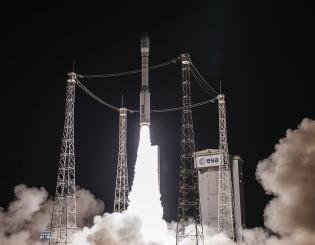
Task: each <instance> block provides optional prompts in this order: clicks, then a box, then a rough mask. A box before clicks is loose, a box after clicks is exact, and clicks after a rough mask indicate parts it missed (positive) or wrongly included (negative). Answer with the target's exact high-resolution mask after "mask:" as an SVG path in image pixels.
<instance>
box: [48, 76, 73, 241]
mask: <svg viewBox="0 0 315 245" xmlns="http://www.w3.org/2000/svg"><path fill="white" fill-rule="evenodd" d="M75 79H76V75H75V74H74V73H69V78H68V80H67V95H66V111H65V123H64V128H63V138H62V145H61V154H60V162H59V169H58V175H57V186H56V193H55V202H54V207H53V214H52V220H51V228H50V229H51V239H50V240H49V244H51V245H68V244H71V237H72V234H73V233H74V232H75V231H76V229H77V224H76V189H75V154H74V103H75Z"/></svg>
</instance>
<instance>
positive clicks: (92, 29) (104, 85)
mask: <svg viewBox="0 0 315 245" xmlns="http://www.w3.org/2000/svg"><path fill="white" fill-rule="evenodd" d="M126 2H127V3H124V4H123V3H118V1H116V3H110V1H104V3H103V4H94V3H92V2H90V1H89V2H87V3H85V4H79V3H75V4H74V3H73V4H70V3H69V4H64V5H58V4H51V5H48V4H47V5H44V4H43V3H41V4H39V5H35V4H33V5H32V4H30V3H28V4H17V3H16V5H14V4H12V5H11V6H8V7H3V8H2V12H3V13H2V14H1V15H2V17H1V18H2V24H4V27H3V28H2V35H1V36H2V37H1V39H2V40H1V42H2V45H1V46H2V49H3V51H2V52H1V61H2V65H1V68H3V70H2V72H1V115H2V116H1V131H2V133H1V140H2V146H1V151H2V153H1V170H0V206H2V207H6V206H7V204H8V203H9V201H10V200H12V199H13V188H14V186H16V185H18V184H21V183H24V184H27V185H28V186H37V187H40V186H44V187H45V188H46V189H47V190H48V191H49V193H50V194H51V195H53V194H54V190H55V184H56V175H57V168H58V162H59V154H60V145H61V137H62V129H63V122H64V104H65V81H66V78H67V73H68V72H70V71H72V64H73V60H74V59H75V60H76V64H75V72H77V73H79V74H103V73H112V72H120V71H128V70H133V69H138V68H139V67H140V61H141V59H140V36H141V33H142V32H145V31H146V32H148V33H149V35H150V41H151V49H150V63H151V64H152V65H154V64H159V63H162V62H165V61H168V60H171V59H173V58H175V57H177V56H178V55H180V54H181V53H184V52H186V50H187V52H189V53H190V55H191V59H192V61H193V63H194V64H195V66H196V67H197V68H198V70H199V71H200V72H201V73H202V74H203V76H204V77H205V79H206V80H207V81H208V82H209V83H210V84H211V85H212V86H213V87H214V88H215V89H217V90H218V89H219V80H221V81H222V90H223V93H225V94H226V101H227V120H228V121H227V126H228V141H229V148H230V152H231V154H234V155H236V154H238V155H240V156H241V157H242V158H243V159H244V161H245V200H246V223H247V226H248V227H254V226H261V225H262V224H263V216H262V215H263V209H264V207H265V205H266V204H267V202H268V200H269V199H270V197H268V196H266V195H265V194H264V191H263V189H262V188H261V186H260V185H259V184H258V183H257V181H256V179H255V169H256V165H257V163H258V161H259V160H262V159H264V158H266V157H267V156H269V155H270V154H271V153H272V152H273V150H274V146H275V144H276V143H277V142H278V140H279V138H281V137H284V136H285V132H286V130H287V129H288V128H296V126H297V125H298V124H299V123H300V122H301V120H302V119H303V118H305V117H308V118H312V119H314V118H315V109H314V102H313V98H314V88H315V86H314V79H313V74H312V75H311V69H312V68H313V66H312V56H313V52H312V48H313V43H312V41H311V38H310V36H311V35H312V32H313V26H312V25H311V22H312V21H311V19H312V15H313V13H312V11H311V8H310V7H309V6H306V4H305V5H303V3H302V2H303V1H299V2H295V4H292V5H290V4H289V3H288V2H285V1H283V3H277V4H276V3H274V2H278V1H270V2H269V1H228V0H209V1H147V2H140V1H126ZM135 2H136V3H135ZM280 2H282V1H280ZM180 68H181V66H180V64H179V63H177V64H173V65H171V66H168V67H165V68H163V69H161V70H157V71H152V72H150V92H151V100H152V103H151V107H152V108H153V109H159V108H169V107H177V106H181V81H180V78H181V77H180ZM82 82H83V83H84V84H85V86H86V87H88V88H89V89H90V90H91V91H92V92H94V93H95V94H96V95H97V96H99V97H100V98H102V99H104V100H106V101H107V102H109V103H111V104H114V105H116V106H119V105H120V98H121V95H122V94H124V97H125V106H126V107H128V108H131V109H137V108H138V106H139V101H138V98H139V94H138V93H139V89H140V74H136V75H132V76H128V77H119V78H110V79H94V80H83V81H82ZM209 98H210V97H209V96H208V95H207V94H206V93H205V92H204V91H203V90H202V89H201V88H200V87H199V86H198V85H197V84H196V83H195V82H194V81H193V84H192V100H193V103H195V102H200V101H204V100H207V99H209ZM211 98H212V97H211ZM193 119H194V128H195V139H196V148H197V150H202V149H206V148H209V147H212V148H216V147H217V145H218V126H217V124H218V115H217V103H216V104H211V105H206V106H203V107H199V108H196V109H194V110H193ZM180 125H181V113H180V112H172V113H163V114H153V115H152V118H151V138H152V143H153V144H158V145H160V150H161V178H162V180H161V192H162V202H163V206H164V211H165V218H166V219H167V220H174V219H175V217H176V205H177V188H178V183H177V182H178V167H179V163H180V159H179V149H180V144H179V142H180ZM138 139H139V125H138V114H134V115H130V114H129V115H128V164H129V170H130V171H129V173H130V181H131V180H132V176H133V167H134V162H135V158H136V150H137V143H138ZM75 150H76V180H77V184H78V185H80V186H81V187H84V188H87V189H89V190H91V191H92V192H93V193H94V194H95V195H96V196H97V197H98V198H100V199H102V200H103V201H104V202H105V205H106V210H107V211H109V212H111V211H112V206H113V196H114V182H115V175H116V164H117V153H118V113H117V112H115V111H111V110H109V109H107V108H106V107H104V106H103V105H101V104H99V103H98V102H96V101H94V100H93V99H92V98H90V97H89V96H88V95H86V94H85V93H84V92H83V91H82V90H81V89H80V88H79V87H77V97H76V106H75ZM297 171H298V170H297Z"/></svg>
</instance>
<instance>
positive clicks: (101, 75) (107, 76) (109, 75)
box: [78, 56, 180, 79]
mask: <svg viewBox="0 0 315 245" xmlns="http://www.w3.org/2000/svg"><path fill="white" fill-rule="evenodd" d="M179 59H180V57H179V56H178V57H176V58H175V59H172V60H170V61H166V62H164V63H161V64H157V65H154V66H150V67H149V70H156V69H159V68H161V67H164V66H168V65H171V64H175V63H176V62H177V61H178V60H179ZM141 71H142V69H137V70H131V71H125V72H118V73H108V74H100V75H78V77H79V78H81V79H82V78H83V79H88V78H109V77H120V76H126V75H131V74H136V73H140V72H141Z"/></svg>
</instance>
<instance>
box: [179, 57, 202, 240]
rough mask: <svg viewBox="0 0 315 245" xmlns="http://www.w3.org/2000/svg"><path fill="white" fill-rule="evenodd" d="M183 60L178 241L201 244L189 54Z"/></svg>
mask: <svg viewBox="0 0 315 245" xmlns="http://www.w3.org/2000/svg"><path fill="white" fill-rule="evenodd" d="M181 61H182V103H183V109H182V132H181V166H180V174H179V198H178V199H179V200H178V208H177V228H176V244H181V242H184V241H185V240H187V239H188V240H191V241H193V242H194V243H195V244H198V243H199V242H200V241H201V242H202V241H203V231H202V223H201V216H200V203H199V190H198V174H197V169H196V168H195V167H194V159H193V153H194V152H195V139H194V130H193V120H192V107H191V87H190V57H189V54H183V55H182V57H181Z"/></svg>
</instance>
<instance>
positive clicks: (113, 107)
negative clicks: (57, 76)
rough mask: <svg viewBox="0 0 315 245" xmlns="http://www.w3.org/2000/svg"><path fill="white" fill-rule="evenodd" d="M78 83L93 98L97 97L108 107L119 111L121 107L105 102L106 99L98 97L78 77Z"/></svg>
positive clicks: (96, 98) (97, 99)
mask: <svg viewBox="0 0 315 245" xmlns="http://www.w3.org/2000/svg"><path fill="white" fill-rule="evenodd" d="M75 81H76V83H77V84H78V85H79V87H80V88H81V89H82V90H83V91H85V92H86V93H87V94H88V95H90V96H91V97H92V98H93V99H95V100H96V101H98V102H99V103H101V104H103V105H105V106H106V107H108V108H110V109H112V110H116V111H119V108H118V107H116V106H113V105H111V104H109V103H107V102H105V101H104V100H102V99H100V98H99V97H97V96H96V95H95V94H93V93H92V92H91V91H90V90H88V89H87V88H86V87H85V86H84V85H83V84H82V83H81V82H80V81H79V80H78V79H76V80H75Z"/></svg>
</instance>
